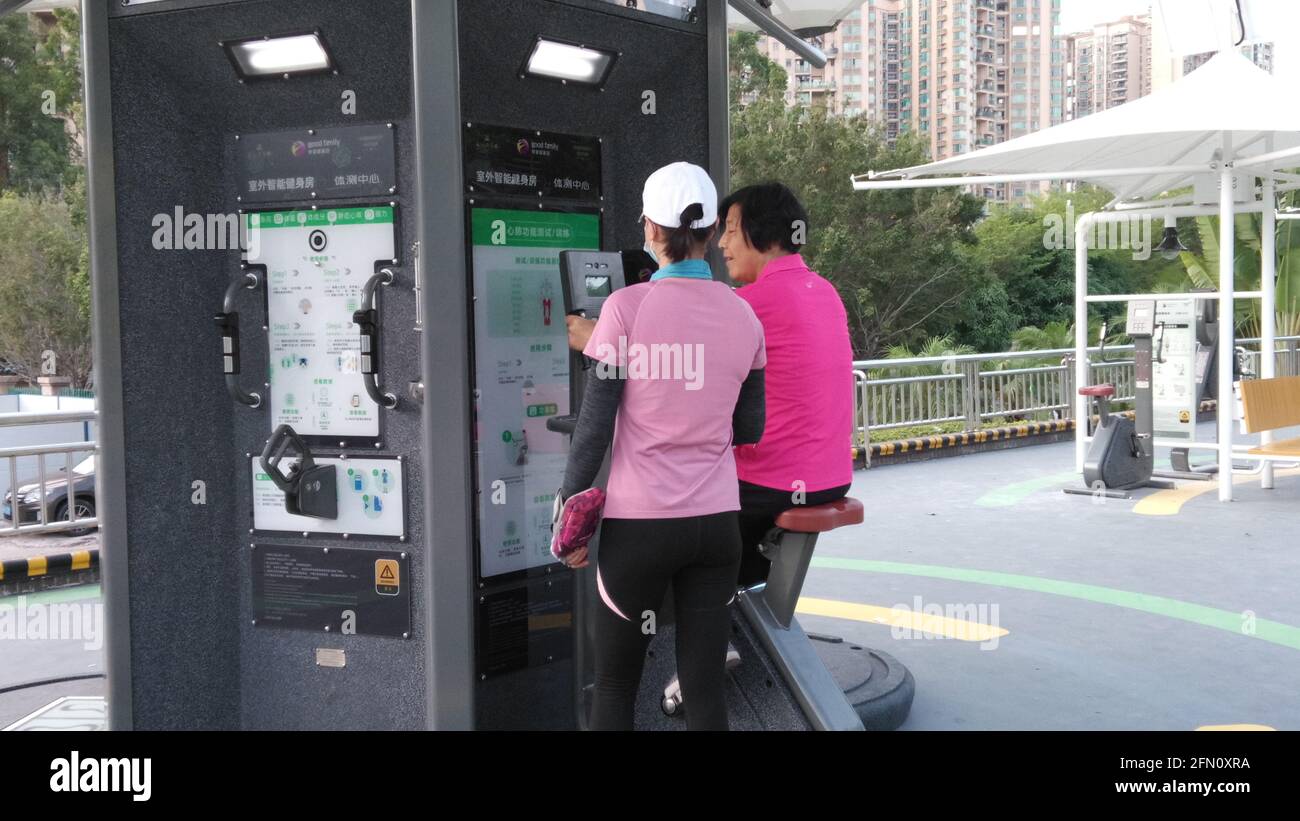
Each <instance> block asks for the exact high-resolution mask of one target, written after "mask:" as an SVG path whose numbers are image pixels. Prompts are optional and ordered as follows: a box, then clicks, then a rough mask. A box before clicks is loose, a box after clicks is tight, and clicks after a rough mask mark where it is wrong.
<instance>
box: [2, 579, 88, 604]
mask: <svg viewBox="0 0 1300 821" xmlns="http://www.w3.org/2000/svg"><path fill="white" fill-rule="evenodd" d="M19 597H22V598H25V599H26V601H27V604H28V605H29V606H30V605H33V604H58V603H59V602H67V601H81V600H83V599H97V598H99V597H100V590H99V585H97V584H79V585H74V586H72V587H60V588H57V589H55V590H42V591H40V592H39V593H14V594H11V595H9V596H0V604H3V603H5V602H9V601H10V600H12V599H16V598H19Z"/></svg>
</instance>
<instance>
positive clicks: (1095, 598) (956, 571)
mask: <svg viewBox="0 0 1300 821" xmlns="http://www.w3.org/2000/svg"><path fill="white" fill-rule="evenodd" d="M812 563H813V566H814V567H824V568H828V569H835V570H858V571H862V572H864V573H896V574H899V575H903V576H926V577H929V578H933V579H948V580H951V581H958V582H972V583H974V584H988V585H994V586H997V587H1013V588H1016V589H1018V590H1030V591H1033V592H1036V593H1050V594H1052V595H1055V596H1068V597H1070V598H1073V599H1083V600H1085V601H1091V602H1097V603H1098V604H1111V605H1115V606H1116V607H1127V608H1129V609H1130V610H1141V611H1142V612H1144V613H1153V614H1155V615H1157V616H1168V617H1169V618H1172V619H1180V620H1182V621H1189V622H1192V623H1194V624H1200V625H1203V626H1205V627H1215V628H1218V629H1220V630H1227V631H1228V632H1230V633H1235V634H1237V635H1239V636H1247V637H1249V638H1256V639H1263V640H1264V641H1267V642H1271V643H1273V644H1280V645H1282V646H1283V647H1290V648H1291V649H1293V650H1300V627H1292V626H1291V625H1289V624H1282V623H1281V622H1277V621H1269V620H1268V619H1260V618H1257V619H1255V623H1254V632H1251V633H1246V632H1243V627H1245V626H1246V619H1245V617H1244V616H1243V614H1241V613H1233V612H1230V611H1228V610H1219V609H1217V608H1214V607H1205V606H1204V605H1200V604H1192V603H1191V602H1185V601H1179V600H1178V599H1169V598H1165V597H1164V596H1152V595H1148V594H1146V593H1133V592H1131V591H1128V590H1116V589H1115V588H1113V587H1098V586H1096V585H1091V584H1078V583H1076V582H1066V581H1060V580H1059V579H1044V578H1040V577H1037V576H1020V575H1017V574H1014V573H995V572H992V571H988V570H967V569H965V568H960V567H942V566H939V565H933V564H907V563H904V562H880V561H871V560H868V559H836V558H831V557H818V558H814V559H813V560H812Z"/></svg>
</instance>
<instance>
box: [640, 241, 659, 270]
mask: <svg viewBox="0 0 1300 821" xmlns="http://www.w3.org/2000/svg"><path fill="white" fill-rule="evenodd" d="M643 247H644V249H645V252H646V253H647V254H649V255H650V259H653V260H654V261H655V265H658V264H659V255H658V254H656V253H655V249H653V248H651V247H650V243H648V242H647V243H646V244H645V245H644V246H643Z"/></svg>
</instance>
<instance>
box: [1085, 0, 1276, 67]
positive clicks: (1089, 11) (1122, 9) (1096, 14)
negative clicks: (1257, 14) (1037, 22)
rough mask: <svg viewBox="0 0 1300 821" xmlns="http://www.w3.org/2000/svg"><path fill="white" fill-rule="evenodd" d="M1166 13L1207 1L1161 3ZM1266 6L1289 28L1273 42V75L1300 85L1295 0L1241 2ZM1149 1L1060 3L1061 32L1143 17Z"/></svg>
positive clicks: (1201, 4)
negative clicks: (1291, 79) (1282, 37)
mask: <svg viewBox="0 0 1300 821" xmlns="http://www.w3.org/2000/svg"><path fill="white" fill-rule="evenodd" d="M1164 2H1165V6H1164V8H1165V12H1166V13H1169V12H1170V10H1172V9H1176V8H1178V7H1180V6H1181V5H1184V4H1185V5H1187V6H1188V7H1189V8H1193V7H1197V6H1203V5H1205V4H1206V3H1207V0H1164ZM1251 4H1259V5H1261V6H1268V7H1269V9H1270V10H1271V11H1272V12H1273V13H1274V14H1279V15H1282V17H1283V18H1284V19H1286V20H1287V22H1288V23H1290V24H1289V25H1278V26H1276V29H1277V30H1278V31H1280V32H1282V33H1283V36H1284V37H1286V40H1285V41H1283V40H1275V41H1274V43H1273V74H1274V75H1275V76H1278V77H1288V78H1294V79H1295V80H1296V81H1297V82H1300V2H1297V0H1243V5H1244V6H1247V7H1249V5H1251ZM1151 5H1152V0H1061V33H1062V34H1069V33H1071V32H1075V31H1083V30H1086V29H1089V28H1091V27H1092V26H1093V25H1095V24H1097V23H1104V22H1106V21H1108V20H1118V19H1119V18H1121V17H1123V16H1124V15H1126V14H1143V13H1145V12H1146V11H1147V10H1148V9H1150V8H1151Z"/></svg>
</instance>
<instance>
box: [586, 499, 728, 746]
mask: <svg viewBox="0 0 1300 821" xmlns="http://www.w3.org/2000/svg"><path fill="white" fill-rule="evenodd" d="M739 566H740V529H739V527H738V525H737V521H736V512H735V511H730V512H727V513H715V514H713V515H710V516H690V517H686V518H682V519H606V520H605V521H604V522H602V523H601V526H600V552H599V558H598V560H597V571H596V572H597V576H596V582H597V585H598V588H599V590H600V595H601V599H602V601H603V604H602V605H601V606H600V607H599V608H597V615H596V692H595V698H594V703H593V705H592V714H591V727H592V729H594V730H631V729H632V717H633V712H634V707H635V704H636V694H637V690H638V689H639V688H640V684H641V671H642V669H643V667H644V665H645V655H646V650H647V648H648V646H649V644H650V639H651V638H652V637H653V634H652V632H651V631H650V629H649V627H648V626H647V625H649V624H650V623H651V622H650V618H651V617H652V616H653V618H654V623H655V624H658V623H659V622H661V621H665V620H664V619H663V618H661V614H659V613H658V612H656V611H657V610H658V608H659V607H660V606H661V605H662V604H663V601H664V596H665V594H666V593H667V591H668V586H669V585H670V584H671V585H672V590H673V603H674V606H675V608H676V638H677V675H678V680H679V681H680V682H681V687H682V700H683V702H684V703H685V704H686V726H687V727H689V728H690V729H692V730H725V729H727V707H726V703H725V698H724V692H725V688H726V670H725V667H724V665H725V662H726V654H727V637H728V634H729V632H730V624H731V617H730V615H729V613H728V611H727V605H728V604H729V603H730V601H731V599H732V598H733V597H734V596H735V594H736V573H737V571H738V569H739ZM643 626H644V629H643Z"/></svg>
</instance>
